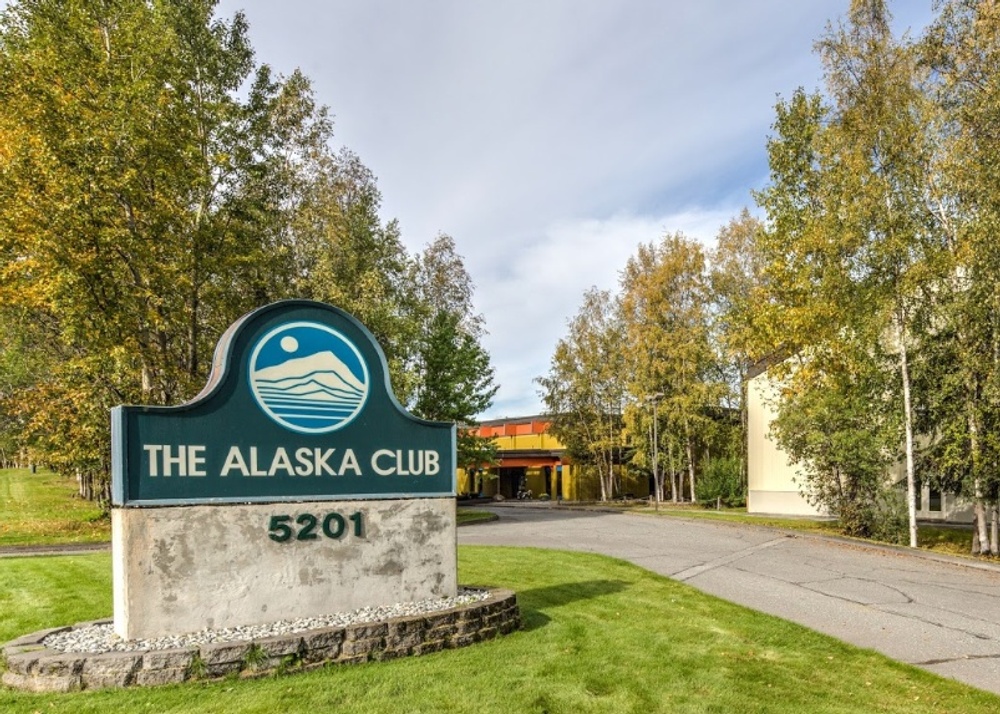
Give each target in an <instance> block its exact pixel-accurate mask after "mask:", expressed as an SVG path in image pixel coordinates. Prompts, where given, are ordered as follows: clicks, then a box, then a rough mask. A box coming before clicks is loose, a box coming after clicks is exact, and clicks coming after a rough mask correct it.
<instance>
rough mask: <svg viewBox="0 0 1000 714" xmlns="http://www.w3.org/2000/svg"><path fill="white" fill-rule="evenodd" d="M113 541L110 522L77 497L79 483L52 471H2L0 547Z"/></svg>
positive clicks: (99, 511)
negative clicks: (35, 472)
mask: <svg viewBox="0 0 1000 714" xmlns="http://www.w3.org/2000/svg"><path fill="white" fill-rule="evenodd" d="M110 539H111V522H110V520H109V519H107V518H105V517H102V515H101V510H100V509H99V508H98V507H97V505H96V504H94V503H91V502H89V501H84V500H83V499H81V498H79V497H78V496H77V495H76V482H75V481H73V480H72V479H68V478H65V477H62V476H57V475H56V474H54V473H52V472H51V471H44V470H43V471H39V472H38V473H37V474H33V473H31V472H30V471H28V470H27V469H0V546H5V545H29V544H30V545H50V544H53V543H92V542H95V541H107V540H110Z"/></svg>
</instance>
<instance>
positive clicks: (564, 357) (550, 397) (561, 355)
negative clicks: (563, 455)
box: [537, 288, 626, 501]
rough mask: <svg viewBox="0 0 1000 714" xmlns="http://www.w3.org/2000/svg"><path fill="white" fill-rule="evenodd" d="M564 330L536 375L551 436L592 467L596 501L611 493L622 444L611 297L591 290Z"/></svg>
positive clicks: (617, 320) (615, 309)
mask: <svg viewBox="0 0 1000 714" xmlns="http://www.w3.org/2000/svg"><path fill="white" fill-rule="evenodd" d="M568 327H569V330H568V334H567V335H566V336H565V337H563V338H562V339H560V340H559V341H558V342H557V343H556V349H555V352H554V353H553V355H552V361H551V364H550V367H549V373H548V375H546V376H544V377H540V378H538V380H537V382H538V384H539V386H540V387H541V390H540V395H541V397H542V400H543V401H544V403H545V407H546V411H547V412H548V414H549V415H550V417H551V419H552V426H551V429H552V434H553V435H554V436H555V437H556V438H557V439H559V440H560V441H561V442H562V443H563V444H565V445H566V448H567V451H568V453H569V454H570V456H571V458H573V459H574V461H576V462H578V463H580V464H581V465H584V466H587V467H590V468H593V469H594V470H595V471H596V473H597V477H598V482H599V486H600V495H601V500H602V501H607V500H609V499H611V498H612V497H613V496H614V494H615V491H616V483H617V478H616V471H615V465H616V464H618V463H620V462H621V455H622V449H623V447H624V435H623V425H622V412H623V410H624V408H625V400H626V389H625V381H624V376H625V370H626V364H625V358H624V351H623V339H624V337H623V332H624V330H623V324H622V318H621V309H620V305H619V301H618V299H617V298H615V297H614V296H612V294H611V293H610V292H608V291H604V290H598V289H596V288H592V289H590V290H588V291H587V292H586V293H585V294H584V296H583V304H582V305H581V306H580V310H579V312H578V313H577V314H576V316H575V317H573V318H572V319H571V320H570V321H569V325H568Z"/></svg>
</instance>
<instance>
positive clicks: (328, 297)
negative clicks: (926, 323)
mask: <svg viewBox="0 0 1000 714" xmlns="http://www.w3.org/2000/svg"><path fill="white" fill-rule="evenodd" d="M305 166H306V167H307V168H308V170H307V171H303V172H300V175H302V176H303V178H302V179H301V183H300V185H298V186H297V192H296V195H295V200H294V203H293V205H292V208H293V210H292V212H291V216H292V222H291V226H290V229H289V230H290V232H291V243H292V245H293V246H294V253H293V254H294V257H295V259H296V261H297V267H296V274H297V279H296V282H295V285H296V291H297V293H298V294H299V295H300V296H304V297H310V298H312V299H315V300H320V301H322V302H327V303H330V304H332V305H336V306H337V307H340V308H342V309H344V310H346V311H347V312H349V313H351V314H352V315H354V316H355V317H357V318H358V319H359V320H360V321H361V322H362V323H364V325H365V326H366V327H367V328H368V329H369V330H371V332H372V334H373V335H374V336H375V339H376V340H378V342H379V344H380V345H381V346H382V348H383V350H384V351H385V353H386V360H387V362H388V364H389V374H390V377H391V379H392V384H393V388H394V391H395V393H396V395H397V396H398V397H399V399H400V400H401V401H402V402H403V403H406V402H408V401H410V399H411V398H412V396H413V393H414V390H415V389H416V387H417V380H418V378H419V374H418V372H417V369H416V366H415V365H416V361H417V359H418V352H417V349H416V345H417V344H418V342H419V337H420V334H421V325H422V323H423V322H424V321H425V320H426V315H425V314H422V313H421V311H420V308H419V305H418V301H419V297H418V295H417V293H416V290H415V289H414V287H413V270H414V263H413V259H412V258H410V256H409V255H408V254H407V252H406V250H405V248H404V247H403V244H402V238H401V235H400V231H399V225H398V223H396V222H395V221H389V222H387V223H384V224H383V222H382V220H381V218H380V217H379V209H380V207H381V203H382V194H381V192H380V191H379V189H378V186H377V184H376V181H375V176H374V175H373V174H372V172H371V171H370V170H369V169H368V168H367V167H366V166H364V164H362V162H361V160H360V159H359V158H358V157H357V156H356V155H355V154H353V153H352V152H350V151H349V150H346V149H342V150H341V151H340V152H339V153H338V154H336V155H328V154H324V153H320V154H319V156H318V157H316V158H315V159H314V160H312V161H307V162H305Z"/></svg>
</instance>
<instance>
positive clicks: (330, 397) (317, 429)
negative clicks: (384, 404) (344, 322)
mask: <svg viewBox="0 0 1000 714" xmlns="http://www.w3.org/2000/svg"><path fill="white" fill-rule="evenodd" d="M249 379H250V391H251V392H253V396H254V399H256V400H257V404H258V405H259V406H260V408H261V409H262V410H263V411H264V413H265V414H267V415H268V416H269V417H271V419H273V420H274V421H276V422H277V423H278V424H281V425H282V426H283V427H285V428H286V429H291V430H292V431H297V432H300V433H303V434H325V433H327V432H330V431H336V430H337V429H340V428H341V427H343V426H347V425H348V424H349V423H351V421H352V420H353V419H354V417H356V416H357V415H358V414H359V413H360V412H361V409H362V408H363V407H364V405H365V401H366V400H367V399H368V385H369V378H368V367H367V365H365V361H364V359H363V358H362V357H361V353H360V352H359V351H358V348H357V347H355V346H354V344H353V343H352V342H351V341H350V340H348V339H347V338H346V337H344V336H343V335H342V334H340V333H339V332H337V331H336V330H334V329H332V328H330V327H327V326H326V325H321V324H319V323H316V322H289V323H287V324H284V325H280V326H279V327H276V328H274V329H273V330H271V331H270V332H268V333H267V334H266V335H264V336H263V337H262V338H260V340H258V341H257V344H256V345H254V348H253V352H251V354H250V367H249Z"/></svg>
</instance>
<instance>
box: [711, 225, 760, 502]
mask: <svg viewBox="0 0 1000 714" xmlns="http://www.w3.org/2000/svg"><path fill="white" fill-rule="evenodd" d="M763 230H764V225H763V223H762V222H761V221H760V220H759V219H757V218H755V217H753V216H751V215H750V211H749V210H748V209H746V208H744V209H743V210H742V211H741V212H740V214H739V216H737V217H736V218H734V219H732V220H731V221H729V223H728V224H726V225H725V226H723V227H722V228H721V229H720V230H719V233H718V235H717V236H716V248H715V250H714V251H713V253H712V256H711V261H710V263H711V268H710V271H709V286H710V289H711V296H710V298H711V305H712V307H713V310H714V314H713V321H714V324H713V339H714V341H715V342H716V344H717V350H718V352H719V357H720V365H721V369H722V373H723V375H724V377H725V380H726V383H727V384H728V386H729V388H730V391H729V393H730V394H731V395H735V396H736V400H735V402H736V409H737V410H738V411H739V415H740V422H739V423H740V429H739V432H740V435H739V437H738V438H739V447H738V449H737V450H736V452H737V454H738V457H737V459H738V463H739V472H740V478H741V480H742V483H743V488H744V492H745V490H746V484H747V453H746V449H747V373H748V371H749V369H750V368H751V367H752V366H753V365H754V364H755V363H757V362H758V361H759V360H761V359H763V358H764V357H765V356H766V355H765V354H760V353H758V352H757V351H756V349H755V344H754V331H755V329H756V326H757V322H758V314H759V312H760V308H759V305H760V303H761V302H762V301H764V300H766V299H767V297H766V289H765V282H764V280H765V276H764V263H763V259H762V255H761V252H760V250H759V248H758V246H757V239H758V236H759V235H760V233H761V232H762V231H763ZM728 401H730V402H731V401H732V400H731V399H730V400H728Z"/></svg>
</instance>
